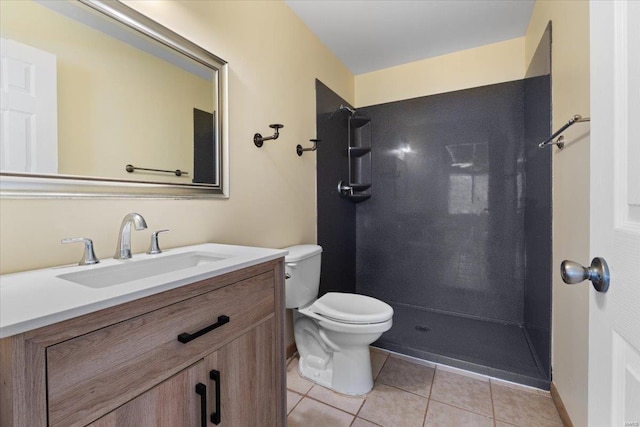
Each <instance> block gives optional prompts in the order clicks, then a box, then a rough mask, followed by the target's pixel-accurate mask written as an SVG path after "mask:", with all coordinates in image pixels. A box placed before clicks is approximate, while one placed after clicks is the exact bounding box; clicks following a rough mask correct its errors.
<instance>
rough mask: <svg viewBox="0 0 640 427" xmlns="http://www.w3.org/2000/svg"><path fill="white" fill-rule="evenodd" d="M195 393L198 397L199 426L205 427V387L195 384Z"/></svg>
mask: <svg viewBox="0 0 640 427" xmlns="http://www.w3.org/2000/svg"><path fill="white" fill-rule="evenodd" d="M196 393H197V394H199V395H200V425H201V426H202V427H207V386H206V385H204V384H202V383H198V384H196Z"/></svg>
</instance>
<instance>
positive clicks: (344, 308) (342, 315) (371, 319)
mask: <svg viewBox="0 0 640 427" xmlns="http://www.w3.org/2000/svg"><path fill="white" fill-rule="evenodd" d="M308 310H309V311H311V312H313V313H315V314H317V315H319V316H322V317H324V318H326V319H329V320H333V321H335V322H340V323H348V324H354V325H363V324H365V325H366V324H374V323H384V322H387V321H388V320H390V319H391V318H392V317H393V308H391V306H390V305H389V304H387V303H385V302H382V301H380V300H377V299H375V298H371V297H368V296H366V295H359V294H350V293H341V292H328V293H326V294H325V295H323V296H322V297H320V298H318V299H317V300H316V301H315V302H314V303H313V304H311V306H310V307H309V308H308Z"/></svg>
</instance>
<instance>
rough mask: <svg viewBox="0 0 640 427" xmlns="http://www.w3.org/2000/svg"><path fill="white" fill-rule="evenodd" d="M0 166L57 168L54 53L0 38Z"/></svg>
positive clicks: (40, 170)
mask: <svg viewBox="0 0 640 427" xmlns="http://www.w3.org/2000/svg"><path fill="white" fill-rule="evenodd" d="M0 44H1V45H2V48H1V49H0V51H1V52H2V55H1V60H0V88H1V89H2V91H1V92H2V96H0V103H1V106H0V110H1V112H0V117H1V119H2V128H1V129H2V131H1V132H0V170H2V171H3V172H34V173H57V172H58V122H57V117H58V105H57V80H56V76H57V70H56V56H55V55H53V54H51V53H48V52H45V51H42V50H39V49H35V48H33V47H31V46H28V45H25V44H22V43H18V42H16V41H14V40H9V39H2V40H1V41H0Z"/></svg>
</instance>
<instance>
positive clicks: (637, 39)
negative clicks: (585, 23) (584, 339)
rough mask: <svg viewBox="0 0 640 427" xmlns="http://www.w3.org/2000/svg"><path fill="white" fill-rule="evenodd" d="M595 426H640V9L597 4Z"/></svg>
mask: <svg viewBox="0 0 640 427" xmlns="http://www.w3.org/2000/svg"><path fill="white" fill-rule="evenodd" d="M590 4H591V8H590V21H591V138H590V140H591V212H590V213H591V256H592V257H603V258H604V259H606V261H607V262H608V264H609V268H610V274H611V284H610V287H609V290H608V292H606V293H599V292H596V291H595V290H593V289H591V292H590V298H589V393H588V394H589V410H588V411H589V426H591V427H609V426H612V427H625V426H640V24H639V23H640V1H637V0H630V1H621V0H617V1H611V0H606V1H602V0H600V1H591V3H590Z"/></svg>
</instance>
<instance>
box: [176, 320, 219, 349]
mask: <svg viewBox="0 0 640 427" xmlns="http://www.w3.org/2000/svg"><path fill="white" fill-rule="evenodd" d="M225 323H229V316H225V315H222V316H218V321H217V322H216V323H214V324H213V325H209V326H207V327H206V328H204V329H200V330H199V331H198V332H195V333H193V334H190V333H187V332H183V333H181V334H180V335H178V341H180V342H181V343H182V344H186V343H188V342H189V341H192V340H195V339H196V338H198V337H201V336H202V335H204V334H206V333H207V332H211V331H213V330H214V329H216V328H219V327H220V326H222V325H224V324H225Z"/></svg>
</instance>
